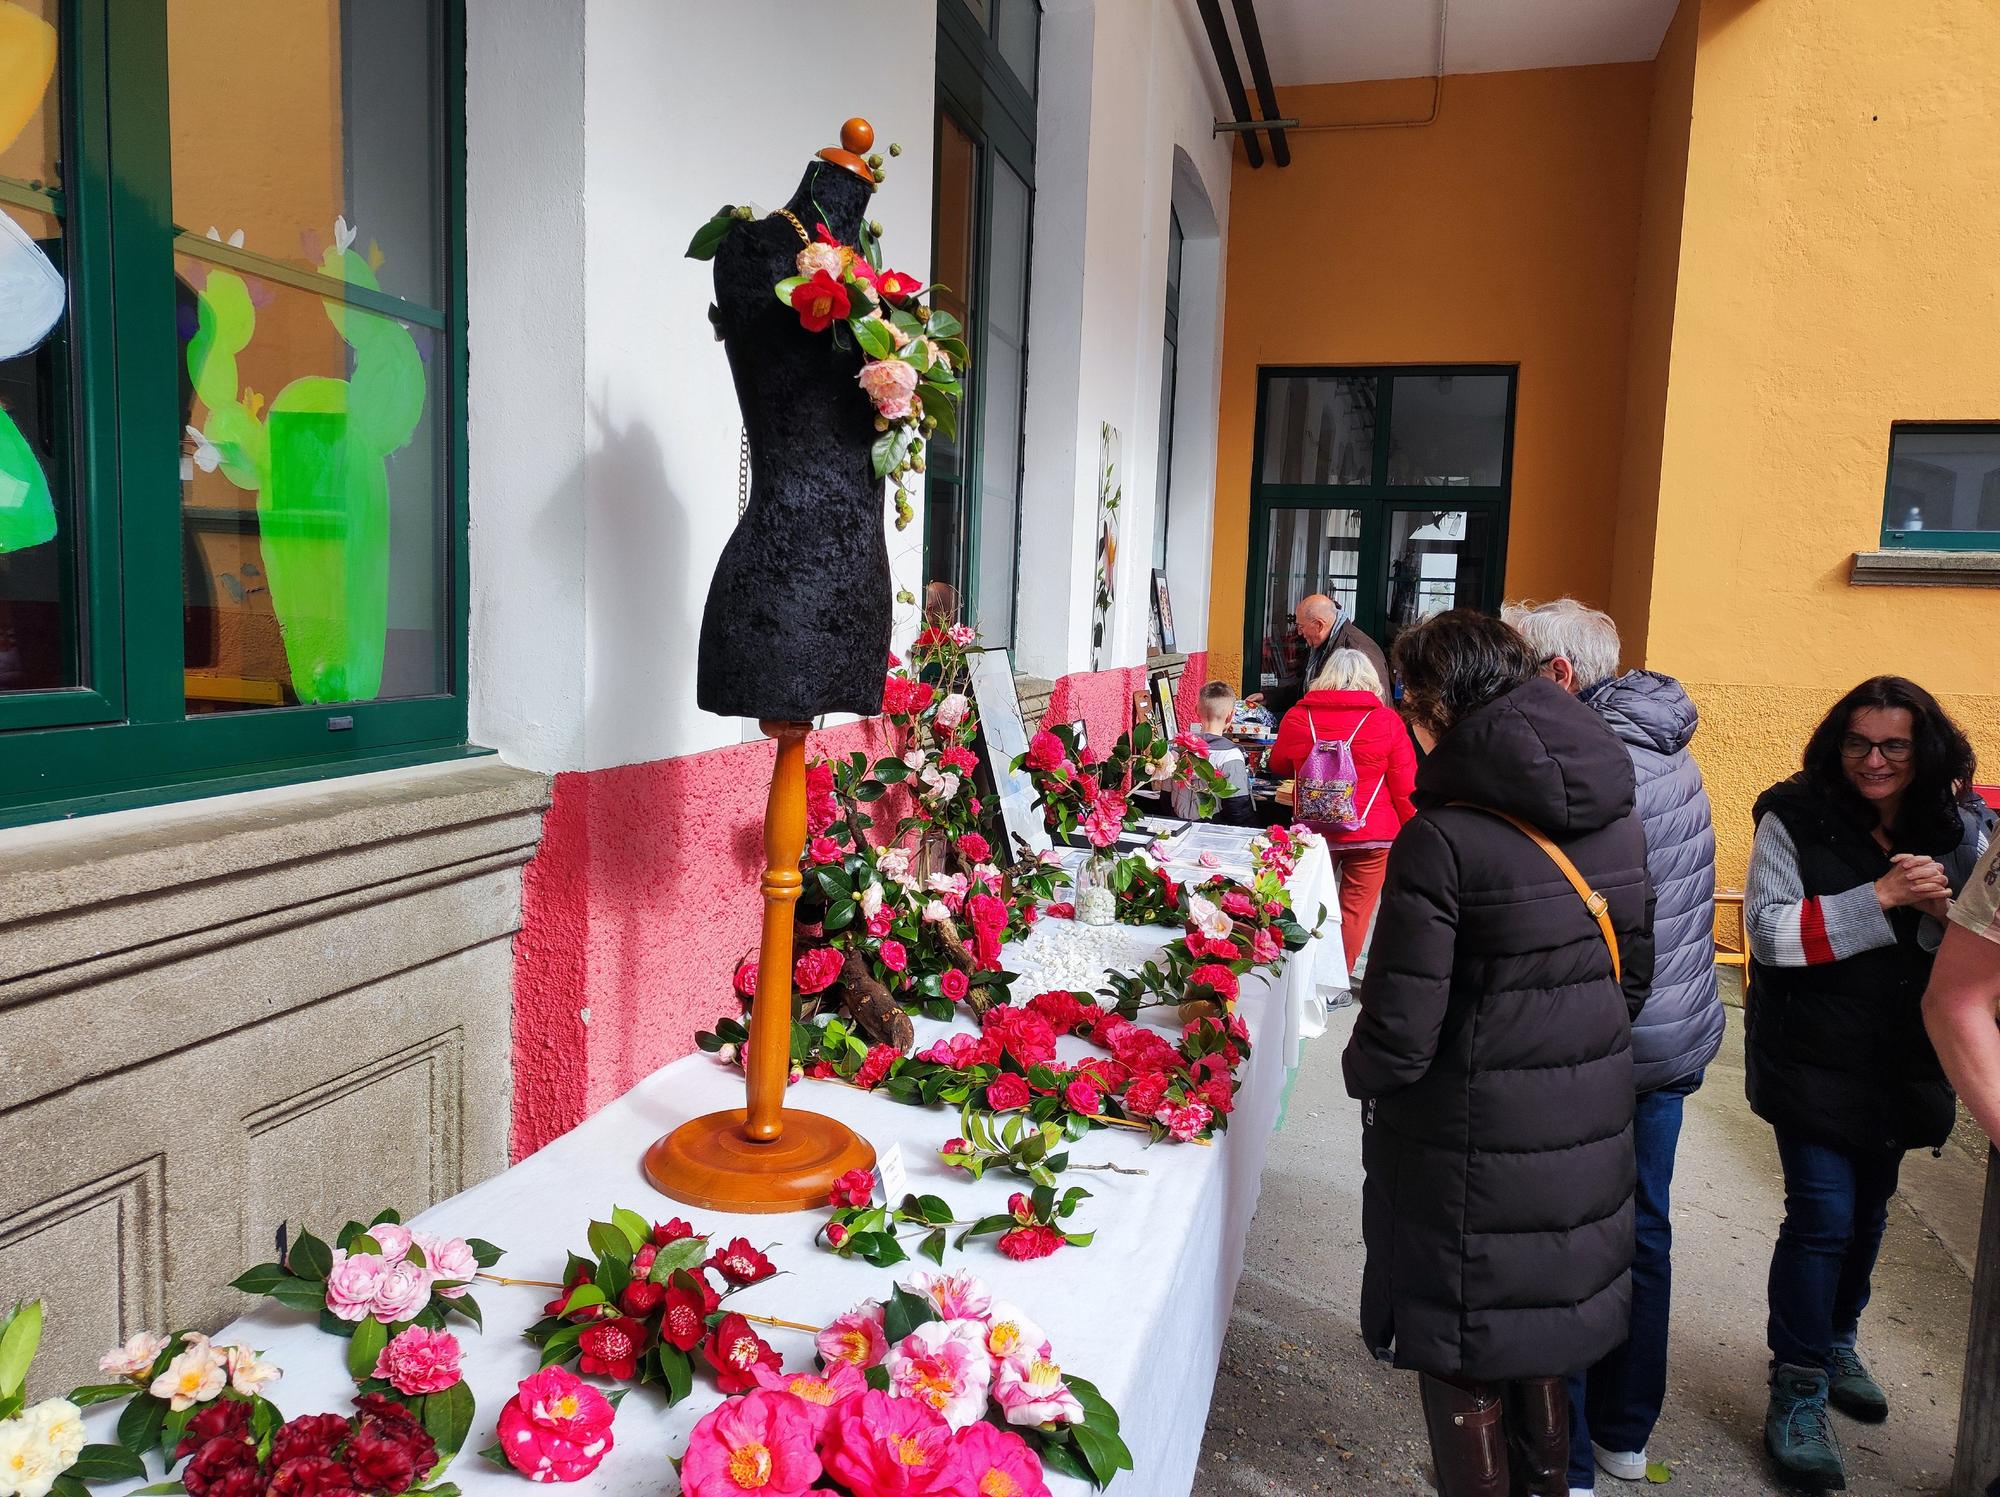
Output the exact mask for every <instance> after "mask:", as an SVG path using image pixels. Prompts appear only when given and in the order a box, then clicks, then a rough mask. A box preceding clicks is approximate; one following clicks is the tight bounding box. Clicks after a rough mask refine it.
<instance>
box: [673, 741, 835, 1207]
mask: <svg viewBox="0 0 2000 1497" xmlns="http://www.w3.org/2000/svg"><path fill="white" fill-rule="evenodd" d="M758 726H759V727H760V728H762V729H763V730H764V733H765V736H767V737H770V738H775V739H776V740H777V741H778V761H777V763H776V765H775V766H773V768H772V771H771V796H770V799H769V800H768V801H767V802H766V803H765V806H764V861H765V864H766V866H765V869H764V932H763V937H762V939H761V940H760V941H759V942H758V946H757V996H756V998H755V999H754V1000H753V1001H752V1005H751V1009H750V1045H749V1053H748V1055H747V1056H746V1057H745V1062H744V1069H745V1073H746V1075H745V1081H744V1088H745V1091H746V1092H747V1094H748V1101H749V1104H750V1105H749V1106H748V1107H732V1108H730V1109H728V1110H727V1111H725V1112H711V1113H709V1114H707V1115H706V1116H703V1117H698V1118H694V1119H691V1120H690V1121H688V1122H685V1123H683V1124H681V1126H680V1127H678V1128H676V1129H675V1130H674V1131H673V1132H672V1133H669V1134H668V1135H667V1136H666V1137H664V1138H662V1139H659V1140H657V1141H656V1142H655V1143H654V1144H653V1146H652V1147H651V1148H650V1149H648V1150H647V1151H646V1161H645V1163H646V1178H647V1179H648V1180H650V1181H652V1182H653V1185H654V1187H655V1188H656V1189H658V1190H660V1191H661V1192H663V1193H664V1194H666V1195H669V1196H672V1197H673V1198H674V1199H675V1200H677V1201H683V1202H685V1203H686V1204H688V1205H690V1206H699V1207H701V1208H703V1209H704V1210H709V1211H736V1212H775V1211H805V1210H808V1209H810V1208H812V1207H816V1206H817V1207H824V1206H825V1205H826V1204H827V1192H828V1191H829V1190H831V1189H832V1188H833V1182H834V1181H836V1180H838V1179H839V1178H840V1177H841V1176H842V1175H844V1174H846V1173H847V1172H848V1171H849V1170H872V1169H874V1167H875V1150H874V1149H873V1148H871V1147H870V1146H869V1144H868V1142H867V1140H866V1139H864V1138H862V1137H861V1136H860V1135H859V1134H857V1133H856V1132H855V1131H854V1130H853V1129H852V1128H849V1127H848V1126H847V1125H846V1124H845V1123H842V1122H838V1121H836V1120H835V1119H833V1118H829V1117H824V1116H822V1115H821V1114H819V1113H816V1112H794V1111H789V1110H787V1108H786V1107H785V1083H786V1081H787V1079H788V1078H789V1077H790V1075H791V1069H792V915H793V907H794V906H795V905H797V904H798V902H799V893H800V891H801V889H802V888H803V887H804V880H803V879H802V878H801V877H800V875H799V857H800V855H801V854H802V853H804V851H805V845H806V733H807V732H808V731H809V730H810V729H811V726H812V725H811V724H810V723H782V722H781V723H773V722H765V723H759V724H758Z"/></svg>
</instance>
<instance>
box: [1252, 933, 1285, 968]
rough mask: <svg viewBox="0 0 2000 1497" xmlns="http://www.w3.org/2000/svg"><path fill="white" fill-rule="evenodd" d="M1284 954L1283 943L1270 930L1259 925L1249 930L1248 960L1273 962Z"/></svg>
mask: <svg viewBox="0 0 2000 1497" xmlns="http://www.w3.org/2000/svg"><path fill="white" fill-rule="evenodd" d="M1284 954H1285V943H1284V942H1283V941H1280V940H1279V939H1278V938H1277V936H1276V935H1275V934H1273V933H1272V932H1271V931H1268V930H1266V929H1264V928H1263V927H1262V926H1259V927H1258V928H1257V929H1256V930H1253V931H1252V932H1250V960H1251V961H1253V962H1275V961H1276V960H1277V959H1278V958H1279V957H1281V956H1283V955H1284Z"/></svg>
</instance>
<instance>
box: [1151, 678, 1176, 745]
mask: <svg viewBox="0 0 2000 1497" xmlns="http://www.w3.org/2000/svg"><path fill="white" fill-rule="evenodd" d="M1176 681H1177V678H1176V677H1173V676H1170V675H1168V674H1167V673H1166V672H1165V671H1161V672H1160V673H1159V674H1158V675H1157V676H1155V677H1153V726H1154V727H1155V728H1157V729H1158V730H1159V731H1160V732H1161V733H1162V734H1164V735H1165V736H1166V737H1168V738H1172V737H1173V736H1174V735H1175V734H1177V733H1179V732H1180V730H1181V728H1180V721H1179V714H1178V713H1176V712H1175V711H1174V686H1175V684H1176Z"/></svg>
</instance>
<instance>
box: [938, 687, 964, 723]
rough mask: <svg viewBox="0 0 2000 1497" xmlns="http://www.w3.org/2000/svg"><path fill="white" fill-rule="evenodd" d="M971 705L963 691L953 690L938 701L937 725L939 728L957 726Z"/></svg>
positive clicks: (962, 720)
mask: <svg viewBox="0 0 2000 1497" xmlns="http://www.w3.org/2000/svg"><path fill="white" fill-rule="evenodd" d="M971 707H972V703H971V702H969V701H967V700H966V696H965V693H964V692H962V691H954V692H953V693H952V694H951V695H950V696H948V697H946V698H945V699H944V700H943V701H941V702H939V703H938V705H937V725H938V726H939V727H940V728H955V727H957V726H958V725H959V724H960V723H962V722H964V721H965V714H966V713H967V712H968V711H969V710H970V709H971Z"/></svg>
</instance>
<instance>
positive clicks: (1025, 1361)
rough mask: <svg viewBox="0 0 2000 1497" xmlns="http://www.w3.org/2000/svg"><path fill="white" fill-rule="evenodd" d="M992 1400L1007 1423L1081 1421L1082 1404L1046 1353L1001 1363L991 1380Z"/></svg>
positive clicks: (1058, 1367)
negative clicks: (1000, 1410)
mask: <svg viewBox="0 0 2000 1497" xmlns="http://www.w3.org/2000/svg"><path fill="white" fill-rule="evenodd" d="M993 1401H994V1402H995V1403H997V1404H999V1405H1000V1407H1001V1409H1002V1410H1003V1411H1004V1412H1005V1413H1006V1416H1007V1422H1008V1423H1009V1424H1023V1425H1026V1424H1081V1423H1083V1405H1082V1404H1081V1403H1079V1402H1078V1401H1077V1397H1076V1395H1075V1394H1074V1393H1072V1392H1070V1391H1069V1384H1067V1383H1065V1382H1064V1381H1063V1375H1062V1368H1061V1367H1060V1366H1058V1365H1057V1364H1056V1363H1054V1362H1052V1361H1050V1360H1049V1359H1048V1358H1047V1357H1046V1356H1034V1357H1025V1358H1022V1359H1020V1360H1018V1361H1008V1362H1004V1363H1002V1364H1001V1366H1000V1371H999V1375H998V1376H997V1377H996V1378H995V1379H994V1380H993Z"/></svg>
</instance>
